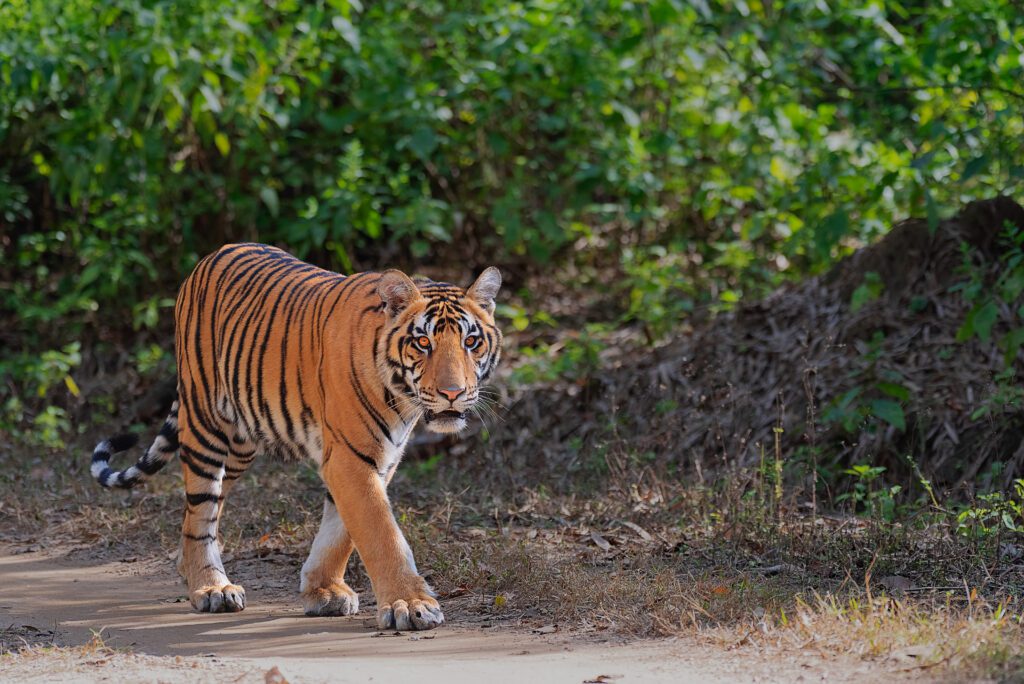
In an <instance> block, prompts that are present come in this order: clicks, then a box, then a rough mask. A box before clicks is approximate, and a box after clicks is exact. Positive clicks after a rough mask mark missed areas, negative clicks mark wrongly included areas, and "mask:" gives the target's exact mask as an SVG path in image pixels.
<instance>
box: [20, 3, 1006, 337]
mask: <svg viewBox="0 0 1024 684" xmlns="http://www.w3.org/2000/svg"><path fill="white" fill-rule="evenodd" d="M0 31H2V33H0V35H2V36H3V39H2V40H0V65H2V66H0V151H2V154H0V221H2V223H3V225H4V226H6V227H7V233H8V235H9V236H11V240H12V242H11V243H10V244H9V245H5V250H9V251H8V253H9V254H11V255H13V262H16V263H17V265H18V268H19V272H20V273H21V274H22V275H23V276H24V277H23V278H19V283H18V284H17V285H16V287H15V288H14V290H13V291H6V292H5V294H4V300H5V301H4V305H5V306H6V307H12V308H16V309H17V310H18V311H19V314H22V316H23V320H24V321H26V325H27V324H28V322H30V321H40V322H43V321H49V322H53V321H56V320H58V319H61V318H63V319H71V320H76V321H81V320H82V319H83V318H84V317H85V316H87V315H88V312H90V311H96V310H97V308H102V309H104V310H106V309H107V308H111V307H113V306H114V305H115V304H119V305H120V304H123V303H124V301H125V298H127V299H128V300H129V301H131V300H133V299H134V298H135V297H136V296H137V292H139V289H138V287H139V286H140V285H141V284H147V283H151V282H153V281H154V280H157V279H158V278H159V277H160V276H161V275H163V274H167V275H169V276H174V277H171V278H170V280H171V281H172V282H173V281H174V280H176V279H177V276H178V275H180V273H181V272H182V271H183V270H185V269H187V268H188V267H189V266H190V265H191V264H192V263H194V260H195V258H196V256H197V255H199V254H202V253H203V252H205V251H207V250H208V249H209V248H210V247H211V246H214V245H216V244H218V243H221V242H223V241H225V240H230V239H242V238H259V239H263V240H266V241H276V242H281V243H284V244H286V245H288V246H289V247H290V248H292V249H294V250H295V251H296V252H298V253H299V254H300V256H302V255H309V254H313V253H316V254H318V255H319V256H320V258H322V259H325V260H329V261H331V262H332V263H333V265H335V266H337V267H340V268H344V269H351V268H354V267H358V266H360V265H362V264H365V263H367V262H370V263H372V261H373V258H374V257H375V256H376V255H377V254H379V253H380V252H381V248H382V245H392V246H397V247H398V248H399V249H400V250H402V251H404V252H405V253H407V254H408V255H409V256H413V257H424V258H425V257H427V256H436V255H438V254H443V253H444V252H445V251H446V250H447V249H448V246H449V245H457V244H458V241H460V240H463V239H465V238H467V237H472V238H474V239H475V240H477V241H479V242H480V243H481V244H482V245H483V246H484V247H485V248H486V250H488V251H489V252H490V253H493V254H500V255H505V257H504V258H509V257H514V256H516V255H519V256H522V257H526V258H529V259H532V260H540V261H543V260H547V259H550V258H552V257H553V256H555V255H558V254H560V253H562V252H563V251H564V250H565V248H566V247H567V246H568V245H569V244H571V242H572V241H573V240H574V239H575V237H576V236H577V235H578V234H579V231H580V229H581V228H580V227H581V226H602V225H607V226H612V227H614V231H615V233H616V235H620V236H622V237H625V236H628V235H638V236H640V237H641V238H642V240H641V241H642V242H643V243H651V242H657V241H658V240H661V239H664V238H666V237H670V236H675V238H676V239H677V240H681V241H682V242H683V243H692V244H693V245H695V246H696V249H697V252H698V253H701V254H702V255H703V258H704V263H705V264H706V265H708V266H709V267H710V269H709V270H711V271H716V270H720V271H721V273H722V276H723V277H725V278H726V279H732V278H738V280H736V281H735V282H733V283H730V285H729V286H728V287H726V288H721V289H720V292H723V293H728V296H730V297H738V296H741V295H742V293H743V292H744V291H747V290H749V289H750V288H752V287H754V288H756V287H757V283H758V282H760V281H763V280H764V279H768V280H771V279H773V278H775V277H776V274H777V273H779V272H780V271H781V272H789V271H792V272H793V275H799V274H800V273H802V272H804V271H805V270H807V269H810V270H817V269H820V268H822V267H823V266H824V265H826V264H827V263H828V262H829V260H830V259H831V258H832V257H834V256H835V255H836V254H838V253H842V252H843V251H845V250H847V249H848V248H849V246H850V245H851V244H853V243H852V242H851V239H867V238H870V237H872V236H873V235H876V234H878V233H879V232H880V231H881V230H883V226H886V225H888V224H889V223H890V222H891V220H892V219H893V218H894V217H898V216H902V215H904V214H907V213H911V212H915V211H918V210H923V211H925V212H926V213H928V214H929V215H931V216H937V215H938V212H939V210H940V208H941V207H945V206H951V205H952V204H954V203H957V202H959V200H960V199H961V198H962V197H963V196H964V195H969V194H973V193H974V192H976V191H978V190H981V189H984V190H988V189H992V188H998V189H1002V190H1006V189H1010V188H1013V187H1016V186H1019V184H1020V182H1021V180H1022V178H1024V167H1022V166H1021V164H1020V154H1019V152H1020V150H1021V144H1022V143H1021V141H1022V140H1024V136H1022V133H1024V128H1022V121H1021V117H1020V107H1019V105H1020V103H1021V101H1022V100H1024V93H1022V91H1021V90H1020V83H1021V82H1022V75H1024V63H1022V62H1024V58H1022V56H1021V55H1022V53H1024V48H1022V45H1024V20H1022V15H1021V13H1020V12H1019V11H1018V8H1016V7H1014V5H1013V3H1011V2H1008V1H1004V2H988V1H982V0H967V1H965V2H958V3H947V4H941V3H929V4H916V3H915V4H901V3H895V2H888V3H885V4H882V3H878V2H873V3H869V4H867V5H864V4H863V3H850V2H838V3H813V2H807V1H805V0H791V1H788V2H782V3H762V2H759V1H757V0H753V1H750V2H736V3H734V2H708V3H704V2H701V3H694V4H686V3H681V2H677V1H676V0H650V1H641V2H622V1H621V0H601V1H600V2H581V1H579V0H565V1H558V2H548V1H543V2H541V1H536V2H532V1H531V2H525V3H502V2H494V1H491V0H488V1H485V2H472V3H468V2H462V1H459V0H449V1H447V2H440V1H436V0H435V1H430V2H423V3H417V4H414V5H409V4H408V3H403V2H397V1H393V0H386V1H384V2H375V3H367V4H366V5H365V6H364V4H363V3H362V2H359V1H358V0H318V1H314V2H297V1H296V0H273V1H271V2H264V1H263V0H258V1H257V0H241V1H239V2H226V1H224V0H191V1H189V2H142V1H141V0H115V1H113V2H109V3H104V4H103V5H102V6H101V7H97V6H96V4H95V3H92V2H84V1H83V0H73V1H71V2H64V1H62V2H56V0H11V1H10V2H7V3H4V4H3V6H2V7H0ZM11 227H13V231H12V230H11ZM169 235H173V238H172V239H168V236H169ZM613 237H615V236H613ZM616 239H617V238H616ZM613 242H614V240H613ZM665 244H668V243H665ZM612 247H613V248H614V244H613V245H612ZM392 253H393V252H392ZM653 258H654V259H655V260H656V261H659V262H660V261H662V260H663V259H664V257H663V256H661V255H654V256H653ZM655 287H656V288H668V289H669V290H671V289H674V288H675V287H676V286H675V285H672V284H669V283H662V284H659V285H655ZM637 296H638V297H639V298H640V299H643V298H644V297H645V296H646V295H645V293H643V292H641V293H640V294H639V295H637ZM642 310H643V311H647V310H648V309H646V308H645V309H642ZM640 311H641V310H639V309H634V310H631V314H632V315H634V316H638V314H639V313H640ZM676 315H678V312H675V311H666V312H664V313H663V314H662V313H658V312H655V313H654V316H655V321H653V322H651V321H643V322H644V323H646V324H649V325H652V326H653V327H654V328H657V327H659V323H658V321H659V320H660V319H659V318H658V317H659V316H664V317H665V320H671V319H672V318H673V317H674V316H676Z"/></svg>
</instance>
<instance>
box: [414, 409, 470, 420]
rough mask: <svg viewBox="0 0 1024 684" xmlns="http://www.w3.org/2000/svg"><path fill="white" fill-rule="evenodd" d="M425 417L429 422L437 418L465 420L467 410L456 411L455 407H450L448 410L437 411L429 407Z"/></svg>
mask: <svg viewBox="0 0 1024 684" xmlns="http://www.w3.org/2000/svg"><path fill="white" fill-rule="evenodd" d="M424 417H425V418H426V420H427V422H428V423H432V422H434V421H435V420H465V419H466V412H465V411H456V410H455V409H448V410H447V411H441V412H440V413H435V412H434V411H431V410H430V409H427V414H426V416H424Z"/></svg>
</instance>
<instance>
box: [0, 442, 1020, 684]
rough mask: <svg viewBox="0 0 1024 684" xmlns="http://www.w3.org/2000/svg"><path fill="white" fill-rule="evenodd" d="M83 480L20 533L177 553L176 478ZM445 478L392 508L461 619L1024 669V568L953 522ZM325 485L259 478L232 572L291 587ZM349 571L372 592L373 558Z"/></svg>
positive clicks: (140, 554)
mask: <svg viewBox="0 0 1024 684" xmlns="http://www.w3.org/2000/svg"><path fill="white" fill-rule="evenodd" d="M411 470H414V469H410V471H411ZM37 475H38V473H37ZM77 477H78V479H74V478H73V477H72V475H71V474H67V473H65V474H59V475H57V474H54V475H50V474H44V475H43V476H41V477H40V478H39V479H37V480H36V481H35V482H34V483H33V484H34V485H35V486H32V487H28V486H24V485H25V484H26V483H22V487H21V490H22V491H24V492H25V494H24V495H23V496H20V497H18V498H13V497H8V498H5V499H4V500H3V501H2V503H0V505H2V511H0V512H2V513H3V514H4V515H5V516H6V517H7V518H8V519H9V520H11V521H12V523H11V525H10V526H9V527H8V528H7V529H6V531H5V533H4V534H5V537H6V538H7V539H8V540H20V541H21V542H22V543H26V544H30V545H31V544H33V543H35V544H39V543H42V544H45V545H46V546H47V547H48V548H54V547H56V548H66V549H69V550H71V549H77V550H75V551H74V553H78V554H87V555H89V556H93V557H118V558H139V559H144V558H147V557H150V558H151V557H160V556H166V554H168V553H169V552H170V551H172V550H173V549H174V548H175V547H176V545H177V537H178V525H179V521H180V515H181V508H182V504H181V497H182V494H181V485H180V476H179V475H177V474H167V473H165V474H163V475H161V476H159V477H157V478H156V479H155V480H154V481H153V482H151V483H150V484H149V485H148V486H147V488H145V489H142V490H138V491H135V492H132V493H121V492H105V491H101V490H99V489H98V488H96V487H95V485H94V484H92V483H91V482H88V481H87V480H85V473H84V472H82V473H80V474H78V476H77ZM436 477H437V476H436V474H432V475H430V476H429V477H424V478H423V479H422V480H419V479H409V478H408V477H400V478H399V479H398V480H396V483H395V485H396V491H395V500H396V502H397V503H398V510H399V516H400V519H401V522H402V525H403V527H404V528H405V529H406V531H407V534H408V536H409V539H410V543H411V544H412V545H413V548H414V550H415V553H416V556H417V560H418V562H419V564H420V567H421V569H422V570H423V571H424V572H425V573H426V574H429V576H430V579H431V581H432V582H433V583H434V584H435V586H436V587H437V589H438V590H439V593H440V594H441V596H442V598H443V599H444V604H445V606H446V612H447V613H448V614H449V617H450V619H453V620H456V621H460V622H463V623H472V622H475V621H476V622H484V621H486V622H493V623H504V624H509V625H520V626H523V627H530V628H538V627H542V626H545V625H552V624H557V625H558V626H559V629H561V630H565V631H571V632H574V633H576V634H578V635H580V636H582V637H586V636H588V635H597V634H600V635H602V636H605V637H606V636H614V637H616V638H622V639H630V638H644V637H661V636H671V635H697V636H699V637H701V638H704V639H707V640H709V641H710V642H712V643H715V644H718V645H721V646H724V647H728V648H732V647H741V648H758V649H769V650H779V651H782V652H792V651H797V650H806V649H811V650H813V651H816V652H821V653H825V654H838V653H855V654H858V655H860V656H862V657H864V658H868V659H886V658H895V659H896V660H897V662H899V663H903V664H905V667H907V668H927V669H929V670H934V671H935V672H940V673H954V672H955V673H957V674H956V676H958V677H959V676H960V675H961V674H965V673H966V674H970V675H971V676H975V675H994V676H999V677H1009V678H1013V677H1014V676H1020V675H1022V674H1024V661H1022V655H1021V654H1022V653H1024V635H1022V633H1021V612H1022V609H1024V606H1022V604H1021V601H1020V600H1019V597H1020V596H1021V591H1020V590H1021V588H1022V587H1024V567H1022V566H1021V565H1019V564H1018V565H1012V564H1006V563H1003V564H1002V565H999V564H998V563H997V562H996V560H995V558H994V557H992V556H986V555H985V554H983V553H979V549H977V548H974V547H973V546H972V545H971V544H970V543H968V542H966V541H964V540H962V539H960V538H958V537H957V536H956V535H954V534H953V533H952V532H951V530H950V528H949V525H948V524H944V523H942V522H941V521H940V520H929V521H922V520H917V521H905V522H904V523H902V524H885V523H876V522H872V521H868V520H863V519H859V518H853V517H845V516H833V517H823V516H812V515H810V514H809V513H807V512H804V511H802V509H801V508H800V507H799V506H796V505H795V504H793V503H791V502H782V503H780V504H779V505H778V507H777V508H773V507H772V506H769V505H767V504H766V503H765V502H764V501H760V500H757V499H756V497H751V496H749V495H747V496H744V493H743V490H744V488H743V487H741V486H739V485H735V484H734V485H723V486H721V487H718V488H700V487H695V486H689V487H684V486H682V485H679V484H671V483H665V482H657V483H653V484H652V481H651V480H650V478H646V479H645V480H644V482H637V483H634V484H632V485H628V486H623V487H619V488H613V489H611V490H607V491H601V492H591V493H590V494H589V495H588V496H586V497H577V496H555V495H547V494H544V493H543V492H537V491H516V492H510V495H509V496H507V497H504V498H503V497H501V496H500V495H496V494H495V493H493V492H473V491H472V490H458V491H456V492H449V493H439V492H437V491H436V490H434V489H433V488H432V487H431V486H430V485H431V483H432V482H434V481H435V480H436ZM442 479H448V478H442ZM742 480H743V478H741V477H737V478H733V479H732V481H733V482H738V481H742ZM449 481H451V480H450V479H449ZM321 491H322V490H321V489H320V485H319V483H318V482H317V478H316V475H315V473H314V472H312V471H311V470H310V469H309V468H308V467H307V466H302V465H297V464H279V463H271V462H266V463H261V464H259V465H258V466H257V467H256V468H254V469H253V471H252V472H251V473H250V474H249V475H247V476H246V477H245V478H244V479H243V480H242V481H241V482H240V483H239V485H238V488H237V489H236V491H235V492H233V494H232V497H231V499H229V501H228V504H227V508H226V514H225V521H224V525H223V528H222V529H223V534H224V538H225V541H226V547H227V548H226V559H227V560H228V568H229V570H230V569H231V568H232V567H239V566H240V565H244V564H248V563H256V562H260V561H259V559H260V558H261V557H264V556H273V557H276V558H285V559H287V560H289V562H287V563H279V564H277V563H276V564H274V567H277V568H280V572H281V573H282V577H283V573H285V572H287V573H295V572H297V570H296V568H295V566H296V565H297V564H299V563H301V561H302V559H303V558H304V555H305V553H306V551H307V549H308V547H309V543H310V542H311V540H312V538H313V536H314V534H315V532H316V527H317V525H318V524H319V516H320V506H321V501H322V499H321ZM242 502H244V505H242ZM167 562H168V563H170V561H167ZM351 573H352V576H353V584H354V586H356V587H357V588H358V589H360V590H362V591H364V592H365V591H367V590H368V589H369V583H368V581H367V580H366V578H365V575H364V574H363V571H362V568H361V566H360V565H359V564H358V563H355V564H354V567H353V568H352V570H351ZM285 579H289V580H290V579H294V578H291V577H288V578H285ZM36 647H37V645H32V648H36ZM97 647H98V646H97ZM23 650H24V649H23ZM29 650H31V649H29Z"/></svg>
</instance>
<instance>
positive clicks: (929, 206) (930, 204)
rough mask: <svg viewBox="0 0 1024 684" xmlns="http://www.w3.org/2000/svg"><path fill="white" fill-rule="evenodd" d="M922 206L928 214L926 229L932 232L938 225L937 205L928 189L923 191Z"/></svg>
mask: <svg viewBox="0 0 1024 684" xmlns="http://www.w3.org/2000/svg"><path fill="white" fill-rule="evenodd" d="M924 206H925V211H926V212H927V215H928V231H929V232H931V233H934V232H935V231H936V229H938V227H939V207H938V205H937V204H936V203H935V198H934V197H932V193H931V192H929V191H928V190H925V191H924Z"/></svg>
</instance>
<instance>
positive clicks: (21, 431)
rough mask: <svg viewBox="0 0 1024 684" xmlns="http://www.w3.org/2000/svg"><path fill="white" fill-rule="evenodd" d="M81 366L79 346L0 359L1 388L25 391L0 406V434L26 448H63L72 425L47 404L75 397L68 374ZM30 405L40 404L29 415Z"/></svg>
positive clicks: (62, 412) (61, 411)
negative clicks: (65, 437) (29, 446)
mask: <svg viewBox="0 0 1024 684" xmlns="http://www.w3.org/2000/svg"><path fill="white" fill-rule="evenodd" d="M81 362H82V354H81V345H80V344H79V343H78V342H73V343H71V344H69V345H67V346H65V347H64V348H63V349H61V350H50V351H44V352H42V353H41V354H40V353H36V352H27V353H24V354H21V355H17V356H12V357H9V358H0V387H12V386H20V387H21V388H23V390H24V394H23V395H20V396H19V394H12V395H10V396H9V397H8V398H7V399H6V401H4V402H3V403H2V404H0V432H4V433H7V434H9V435H11V436H12V437H14V438H15V439H18V440H20V441H23V442H26V443H28V444H36V445H41V446H45V447H52V448H59V447H62V446H64V439H63V435H65V434H66V433H67V431H68V430H69V429H70V427H71V424H70V422H69V420H68V418H67V413H66V411H65V410H64V409H63V408H61V407H60V406H58V405H56V404H55V403H50V402H53V401H57V400H58V399H65V398H66V397H68V396H69V395H70V396H78V394H79V389H78V384H77V383H76V382H75V380H74V378H73V377H72V375H71V372H72V371H73V370H74V369H75V368H76V367H78V365H79V364H80V363H81ZM30 404H41V405H42V408H41V409H40V410H39V411H31V410H29V405H30Z"/></svg>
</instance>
